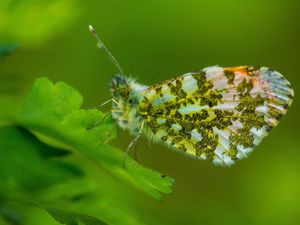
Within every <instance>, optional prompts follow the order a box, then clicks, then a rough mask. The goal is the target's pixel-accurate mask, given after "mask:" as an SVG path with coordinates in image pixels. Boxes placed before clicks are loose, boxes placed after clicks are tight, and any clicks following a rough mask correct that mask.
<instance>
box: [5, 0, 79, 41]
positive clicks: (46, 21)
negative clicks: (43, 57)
mask: <svg viewBox="0 0 300 225" xmlns="http://www.w3.org/2000/svg"><path fill="white" fill-rule="evenodd" d="M77 15H78V9H77V10H76V9H75V1H74V0H1V3H0V41H1V42H6V41H7V40H9V41H10V42H11V41H14V42H16V43H20V44H22V45H25V46H36V45H39V44H42V43H43V42H44V41H45V40H46V39H47V38H49V37H51V36H53V35H54V33H56V32H58V31H61V30H63V29H64V28H65V27H66V26H68V25H69V24H70V23H71V22H72V21H73V20H74V19H75V18H76V16H77Z"/></svg>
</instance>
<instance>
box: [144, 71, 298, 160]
mask: <svg viewBox="0 0 300 225" xmlns="http://www.w3.org/2000/svg"><path fill="white" fill-rule="evenodd" d="M292 98H293V90H292V88H291V86H290V83H289V82H288V81H287V80H286V79H285V78H284V77H283V76H282V75H281V74H280V73H278V72H276V71H273V70H271V69H268V68H266V67H260V68H255V67H248V66H241V67H230V68H223V67H218V66H215V67H208V68H205V69H203V70H202V71H200V72H195V73H187V74H184V75H182V76H179V77H177V78H174V79H171V80H167V81H164V82H161V83H158V84H156V85H154V86H151V87H149V88H148V89H147V90H146V91H145V92H144V98H143V100H142V101H141V102H140V104H139V112H140V113H141V115H142V116H143V117H144V121H145V126H144V127H145V131H146V134H148V135H149V136H150V138H151V139H153V140H154V141H157V142H163V143H165V144H166V145H168V146H170V147H172V148H175V149H177V150H179V151H181V152H184V153H186V154H187V155H190V156H194V157H197V158H201V159H209V160H211V161H213V162H214V163H215V164H221V165H231V164H233V163H234V161H236V160H238V159H243V158H245V157H247V156H248V154H249V153H250V152H251V151H252V149H253V148H254V147H255V146H256V145H258V144H259V143H260V142H261V140H262V139H263V137H265V136H266V135H267V134H268V132H269V131H270V130H271V128H273V127H275V126H276V125H277V124H278V122H279V121H280V119H281V117H282V116H283V115H284V114H285V113H286V111H287V108H288V107H289V106H290V105H291V103H292Z"/></svg>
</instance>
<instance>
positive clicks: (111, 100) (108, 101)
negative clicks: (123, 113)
mask: <svg viewBox="0 0 300 225" xmlns="http://www.w3.org/2000/svg"><path fill="white" fill-rule="evenodd" d="M110 102H114V103H115V104H117V105H118V104H119V102H117V100H116V99H114V98H111V99H109V100H107V101H105V102H103V103H101V104H100V105H97V106H95V107H90V108H88V109H98V108H101V107H102V106H105V105H106V104H108V103H110Z"/></svg>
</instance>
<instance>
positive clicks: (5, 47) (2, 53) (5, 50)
mask: <svg viewBox="0 0 300 225" xmlns="http://www.w3.org/2000/svg"><path fill="white" fill-rule="evenodd" d="M17 47H18V45H16V44H1V45H0V61H1V60H2V59H4V58H5V57H6V56H7V55H9V54H11V53H13V52H14V51H15V50H16V48H17Z"/></svg>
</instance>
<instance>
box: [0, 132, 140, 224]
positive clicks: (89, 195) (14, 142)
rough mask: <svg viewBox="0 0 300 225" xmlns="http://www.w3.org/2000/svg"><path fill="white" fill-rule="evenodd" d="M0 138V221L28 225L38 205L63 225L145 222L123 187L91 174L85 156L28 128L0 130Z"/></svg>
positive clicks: (101, 175)
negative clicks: (73, 223)
mask: <svg viewBox="0 0 300 225" xmlns="http://www.w3.org/2000/svg"><path fill="white" fill-rule="evenodd" d="M0 137H1V138H0V154H1V158H0V180H1V186H0V217H3V218H4V219H5V220H6V221H7V222H10V223H12V224H24V221H23V220H25V221H26V215H24V213H25V214H26V210H25V208H28V207H37V208H41V209H44V210H47V211H48V212H50V214H51V215H52V216H53V215H55V216H54V217H55V219H56V220H57V221H61V222H62V221H63V220H64V219H67V218H68V219H69V220H72V221H76V222H79V221H80V222H81V223H83V224H85V225H97V224H104V222H103V221H105V222H107V223H109V224H143V223H142V222H140V221H139V220H138V219H137V218H136V215H135V213H134V212H133V211H132V209H130V208H129V207H128V206H126V205H127V202H126V200H125V199H124V198H123V197H122V196H120V193H118V192H119V191H121V190H118V187H119V184H116V183H115V182H114V181H113V180H112V179H110V178H109V177H105V175H104V174H103V173H97V179H95V177H92V176H91V175H88V174H91V171H92V170H93V168H89V166H88V164H87V162H85V161H84V160H83V159H81V158H80V157H78V159H77V160H76V159H74V158H73V157H74V156H73V155H72V154H70V152H68V151H65V150H61V149H57V148H54V147H51V146H49V145H45V144H44V143H42V142H40V141H39V140H38V139H37V138H36V137H35V136H34V135H33V134H32V133H30V132H28V131H27V130H25V129H24V128H19V127H1V128H0ZM70 157H71V158H70ZM79 168H81V169H79ZM81 170H83V171H81ZM84 174H85V176H83V175H84ZM103 181H105V184H103ZM121 194H123V193H121ZM113 196H119V197H118V201H117V202H115V199H114V198H113ZM12 203H13V204H12ZM111 206H113V208H112V207H111ZM16 221H18V222H16ZM26 224H31V223H30V222H28V223H26Z"/></svg>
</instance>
